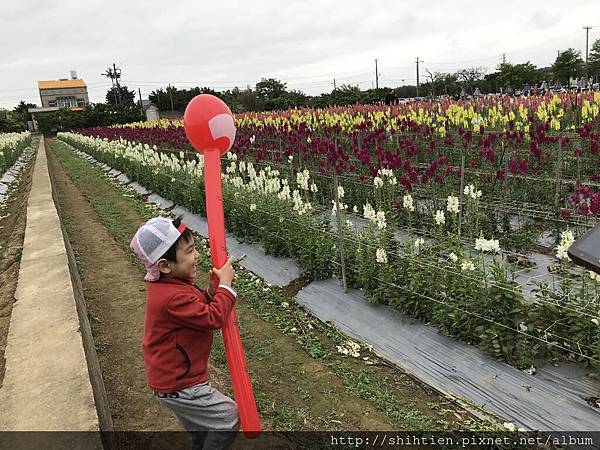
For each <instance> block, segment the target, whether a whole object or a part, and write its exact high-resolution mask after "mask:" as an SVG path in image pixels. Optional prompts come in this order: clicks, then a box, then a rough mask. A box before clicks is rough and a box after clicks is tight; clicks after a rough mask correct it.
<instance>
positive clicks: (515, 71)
mask: <svg viewBox="0 0 600 450" xmlns="http://www.w3.org/2000/svg"><path fill="white" fill-rule="evenodd" d="M496 70H497V76H496V82H497V87H502V88H507V87H508V86H511V87H513V88H515V89H520V88H522V87H523V86H524V85H525V84H529V85H532V84H536V83H537V82H538V81H540V80H539V79H538V73H537V67H536V66H534V65H533V64H531V63H530V62H529V61H527V62H526V63H521V64H510V63H502V64H500V65H499V66H498V68H497V69H496Z"/></svg>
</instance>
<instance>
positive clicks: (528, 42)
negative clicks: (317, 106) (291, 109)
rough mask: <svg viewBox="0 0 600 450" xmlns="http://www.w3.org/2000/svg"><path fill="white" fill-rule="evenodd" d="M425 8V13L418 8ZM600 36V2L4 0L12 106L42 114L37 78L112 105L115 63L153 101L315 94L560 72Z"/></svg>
mask: <svg viewBox="0 0 600 450" xmlns="http://www.w3.org/2000/svg"><path fill="white" fill-rule="evenodd" d="M415 8H417V9H415ZM583 26H592V27H594V28H592V29H591V30H590V33H589V40H590V47H591V45H592V43H593V42H594V40H596V39H598V38H600V0H572V1H570V2H564V1H555V0H543V1H542V0H528V1H525V2H524V1H517V0H503V1H500V0H496V1H485V0H484V1H468V0H455V1H452V2H449V1H443V0H435V1H427V0H425V1H421V2H415V1H411V2H406V1H393V0H371V1H369V2H367V1H366V0H362V1H359V0H347V1H345V2H342V1H340V0H337V1H330V0H304V1H302V2H300V1H297V2H293V3H292V2H288V3H287V4H286V2H281V1H274V0H273V1H256V0H255V1H226V0H221V1H214V2H211V1H199V0H196V1H194V0H178V1H172V2H166V1H164V0H160V1H158V0H144V1H131V0H120V1H113V0H103V1H96V0H85V1H82V0H79V1H72V0H53V1H46V0H44V1H39V0H38V1H28V0H2V1H1V2H0V42H1V45H0V107H11V108H12V107H13V106H15V105H16V104H17V103H18V101H19V100H21V99H23V100H25V101H28V102H32V103H37V104H39V102H40V99H39V95H38V91H37V80H51V79H58V78H66V77H68V76H69V71H70V70H76V71H77V74H78V76H79V78H82V79H84V80H85V81H86V82H87V84H88V87H89V93H90V100H91V101H103V100H104V96H105V94H106V91H107V90H108V88H109V87H110V80H109V79H107V78H106V77H102V76H101V75H100V74H101V73H103V72H104V71H105V70H106V68H107V67H108V66H109V65H111V64H112V63H113V62H115V63H116V64H117V66H119V67H121V69H122V73H123V76H122V83H123V84H126V85H127V86H129V87H130V88H134V89H135V90H136V91H137V88H141V89H142V95H143V97H144V98H147V96H148V93H149V92H150V91H151V90H153V89H155V88H156V87H159V86H165V85H166V84H167V83H169V82H170V83H171V84H173V85H175V86H177V87H181V88H186V87H192V86H210V87H213V88H216V89H217V90H222V89H228V88H233V87H234V86H239V87H240V88H245V87H246V86H247V85H250V86H252V87H254V84H255V83H256V82H257V81H260V79H261V78H263V77H265V78H268V77H274V78H278V79H281V80H282V81H284V82H286V83H287V86H288V88H290V89H299V90H302V91H304V92H306V93H308V94H318V93H320V92H325V91H331V89H332V88H333V85H332V83H333V79H334V78H335V79H336V82H337V85H338V86H340V85H342V84H359V85H360V87H361V88H363V89H366V88H370V87H371V86H372V85H374V83H375V58H377V59H378V65H379V85H380V86H390V87H396V86H400V85H402V84H415V82H416V70H415V59H416V58H417V57H419V58H420V59H421V60H422V61H423V62H422V63H421V65H420V68H421V77H420V78H421V82H424V81H425V76H426V69H429V70H430V71H431V72H452V71H456V70H459V69H461V68H465V67H473V66H482V67H485V68H487V69H488V71H492V70H493V69H494V67H496V66H497V64H498V63H499V62H500V60H501V58H502V53H505V54H506V58H507V61H508V62H511V63H520V62H525V61H531V62H532V63H533V64H536V65H538V66H547V65H550V64H551V63H552V62H553V61H554V59H555V58H556V55H557V51H558V50H563V49H567V48H569V47H574V48H576V49H578V50H581V51H582V55H583V56H584V57H585V30H583V28H582V27H583Z"/></svg>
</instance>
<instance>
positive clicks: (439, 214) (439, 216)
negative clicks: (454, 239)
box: [433, 209, 446, 225]
mask: <svg viewBox="0 0 600 450" xmlns="http://www.w3.org/2000/svg"><path fill="white" fill-rule="evenodd" d="M433 218H434V220H435V223H436V224H437V225H444V224H445V223H446V216H445V215H444V211H441V210H439V209H438V210H437V211H436V212H435V214H434V216H433Z"/></svg>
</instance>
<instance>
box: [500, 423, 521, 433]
mask: <svg viewBox="0 0 600 450" xmlns="http://www.w3.org/2000/svg"><path fill="white" fill-rule="evenodd" d="M502 425H504V428H506V429H507V430H508V431H516V430H517V428H516V427H515V424H514V423H511V422H504V423H503V424H502Z"/></svg>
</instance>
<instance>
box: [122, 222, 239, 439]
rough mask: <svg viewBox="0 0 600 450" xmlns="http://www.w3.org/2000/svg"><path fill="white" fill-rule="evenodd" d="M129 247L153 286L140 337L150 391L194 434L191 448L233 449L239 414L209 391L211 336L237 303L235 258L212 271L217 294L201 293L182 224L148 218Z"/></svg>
mask: <svg viewBox="0 0 600 450" xmlns="http://www.w3.org/2000/svg"><path fill="white" fill-rule="evenodd" d="M130 246H131V249H132V250H133V251H134V252H135V254H136V255H137V257H138V258H139V259H140V260H141V261H142V262H143V263H144V266H145V267H146V270H147V273H146V276H145V280H147V281H148V282H149V283H148V289H147V301H146V321H145V326H144V338H143V351H144V362H145V366H146V375H147V382H148V386H149V387H150V388H151V389H152V390H153V391H154V396H155V397H156V398H157V399H158V400H159V401H160V402H161V403H162V404H163V405H165V406H167V407H168V408H169V409H171V410H172V411H173V412H174V413H175V415H176V416H177V418H178V419H179V421H180V422H181V424H182V425H183V427H184V428H185V429H186V430H187V431H188V432H192V431H194V432H195V433H191V434H190V444H191V446H192V448H193V449H201V448H207V449H220V448H229V446H230V445H231V443H232V441H233V439H234V438H235V434H236V433H234V432H235V431H237V430H238V428H239V418H238V412H237V407H236V404H235V402H234V401H233V400H232V399H230V398H229V397H227V396H225V395H223V394H221V393H220V392H219V391H217V390H216V389H214V388H212V387H211V385H210V383H209V381H208V367H207V365H208V358H209V355H210V350H211V347H212V339H213V330H217V329H220V328H222V327H223V325H224V324H225V321H226V320H227V317H228V316H229V313H230V312H231V309H232V308H233V305H234V303H235V299H236V293H235V291H234V290H233V289H232V288H231V284H232V282H233V279H234V277H235V272H234V270H233V267H232V259H231V258H230V259H229V260H228V261H227V262H226V263H225V265H224V266H223V267H222V268H220V269H215V268H213V269H212V270H211V272H212V273H214V274H215V275H216V276H217V278H218V279H219V286H218V288H217V289H216V290H214V292H213V289H208V290H206V291H203V290H200V289H199V288H198V287H197V286H195V284H194V282H195V277H196V260H197V258H198V252H197V251H196V248H195V246H194V236H193V234H192V233H191V231H190V230H189V229H188V228H186V226H185V225H184V224H183V223H182V222H181V219H180V218H178V219H175V220H173V221H171V220H170V219H165V218H162V217H157V218H154V219H150V220H149V221H148V222H146V223H145V224H143V225H142V226H141V227H140V228H139V229H138V230H137V232H136V233H135V235H134V237H133V239H132V240H131V244H130ZM209 292H210V293H209ZM215 430H219V431H221V432H214V431H215ZM198 431H200V432H204V433H198ZM208 431H213V432H208Z"/></svg>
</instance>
